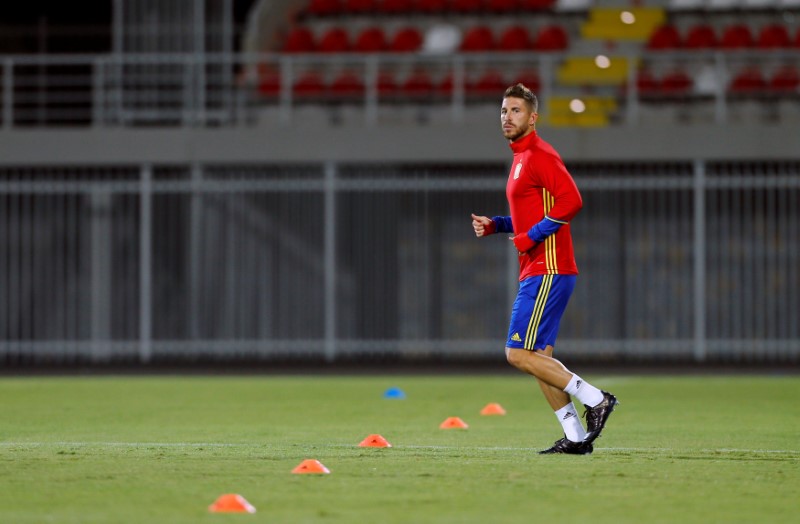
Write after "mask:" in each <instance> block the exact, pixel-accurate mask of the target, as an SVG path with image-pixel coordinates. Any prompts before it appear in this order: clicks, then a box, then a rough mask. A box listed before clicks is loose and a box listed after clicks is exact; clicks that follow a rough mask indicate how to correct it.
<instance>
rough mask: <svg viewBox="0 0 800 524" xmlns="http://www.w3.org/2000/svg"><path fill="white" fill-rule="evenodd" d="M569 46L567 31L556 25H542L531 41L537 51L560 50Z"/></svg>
mask: <svg viewBox="0 0 800 524" xmlns="http://www.w3.org/2000/svg"><path fill="white" fill-rule="evenodd" d="M568 46H569V37H568V36H567V31H566V30H565V29H564V28H563V27H561V26H558V25H549V26H545V27H542V28H541V29H540V30H539V33H538V34H537V35H536V38H535V39H534V41H533V48H534V49H536V50H537V51H561V50H564V49H566V48H567V47H568Z"/></svg>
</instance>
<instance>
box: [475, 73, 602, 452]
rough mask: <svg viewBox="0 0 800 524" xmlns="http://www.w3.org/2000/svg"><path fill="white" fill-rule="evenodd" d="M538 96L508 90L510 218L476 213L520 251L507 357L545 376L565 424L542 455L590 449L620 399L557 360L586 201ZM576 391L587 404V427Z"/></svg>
mask: <svg viewBox="0 0 800 524" xmlns="http://www.w3.org/2000/svg"><path fill="white" fill-rule="evenodd" d="M537 106H538V101H537V100H536V96H535V95H534V94H533V93H532V92H531V90H530V89H528V88H527V87H525V86H524V85H522V84H517V85H514V86H511V87H509V88H508V89H507V90H506V92H505V94H504V96H503V105H502V107H501V110H500V123H501V125H502V129H503V136H505V137H506V138H507V139H508V141H509V144H510V146H511V149H512V151H513V152H514V162H513V164H512V166H511V172H510V173H509V176H508V183H507V185H506V197H507V198H508V205H509V208H510V210H511V216H495V217H492V218H489V217H486V216H477V215H475V214H473V215H472V227H473V229H474V230H475V235H476V236H478V237H484V236H487V235H490V234H492V233H509V234H510V235H511V236H509V239H510V240H512V241H513V242H514V246H515V247H516V249H517V252H518V254H519V280H520V285H519V292H518V293H517V299H516V301H515V302H514V307H513V310H512V313H511V324H510V326H509V329H508V340H507V341H506V358H507V359H508V362H509V363H510V364H511V365H513V366H514V367H516V368H517V369H519V370H520V371H523V372H525V373H528V374H529V375H533V376H534V377H535V378H536V380H537V381H538V382H539V386H540V387H541V389H542V393H544V396H545V398H546V399H547V402H548V403H549V404H550V406H551V407H552V408H553V410H554V411H555V414H556V417H557V418H558V420H559V422H560V423H561V426H562V428H563V429H564V438H562V439H560V440H558V441H556V443H555V444H554V445H553V446H552V447H550V448H549V449H546V450H544V451H541V452H540V453H543V454H548V453H567V454H576V455H585V454H589V453H591V452H592V451H593V449H594V448H593V444H592V443H593V442H594V441H595V440H596V439H597V437H599V436H600V432H601V431H603V428H604V427H605V424H606V421H607V420H608V417H609V415H610V414H611V412H612V411H614V408H615V406H616V405H617V399H616V397H615V396H614V395H612V394H610V393H608V392H605V391H601V390H599V389H597V388H596V387H594V386H592V385H591V384H589V383H588V382H586V381H585V380H583V379H582V378H580V377H579V376H578V375H576V374H574V373H572V372H571V371H569V370H568V369H567V368H566V367H564V365H563V364H562V363H561V362H559V361H558V360H556V359H554V358H552V355H553V347H554V346H555V342H556V337H557V336H558V328H559V323H560V322H561V316H562V315H563V314H564V309H565V308H566V307H567V302H568V301H569V297H570V295H571V294H572V290H573V289H574V287H575V280H576V278H577V274H578V267H577V265H576V264H575V256H574V253H573V248H572V235H571V234H570V228H569V222H570V220H572V218H573V217H574V216H575V215H577V214H578V211H580V209H581V207H582V205H583V203H582V200H581V195H580V193H579V192H578V188H577V186H576V185H575V182H574V180H573V179H572V176H571V175H570V174H569V172H568V171H567V168H566V167H565V166H564V162H563V161H562V160H561V157H560V156H559V154H558V153H557V152H556V150H555V149H553V147H552V146H551V145H550V144H548V143H547V142H545V141H544V140H542V139H541V138H539V136H538V135H537V133H536V120H537V118H538V117H539V115H538V114H537V110H538V107H537ZM570 395H571V396H573V397H575V398H576V399H578V401H579V402H580V403H582V404H584V406H585V407H586V426H587V427H586V429H584V427H583V425H582V424H581V421H580V418H579V417H578V413H577V411H576V409H575V405H574V404H573V403H572V401H571V400H570Z"/></svg>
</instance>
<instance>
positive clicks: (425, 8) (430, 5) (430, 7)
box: [417, 0, 450, 14]
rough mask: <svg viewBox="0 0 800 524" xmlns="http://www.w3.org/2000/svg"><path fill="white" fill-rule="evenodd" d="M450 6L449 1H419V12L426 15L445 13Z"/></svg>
mask: <svg viewBox="0 0 800 524" xmlns="http://www.w3.org/2000/svg"><path fill="white" fill-rule="evenodd" d="M449 4H450V2H449V0H417V11H418V12H420V13H425V14H434V13H443V12H445V11H447V7H448V5H449Z"/></svg>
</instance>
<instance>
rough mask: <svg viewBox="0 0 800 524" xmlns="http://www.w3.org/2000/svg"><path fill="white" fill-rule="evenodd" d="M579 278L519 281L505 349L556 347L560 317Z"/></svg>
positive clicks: (537, 278)
mask: <svg viewBox="0 0 800 524" xmlns="http://www.w3.org/2000/svg"><path fill="white" fill-rule="evenodd" d="M576 279H577V277H576V276H575V275H541V276H536V277H529V278H526V279H525V280H523V281H522V282H520V283H519V292H518V293H517V299H516V300H515V301H514V308H513V309H512V310H511V325H510V326H509V327H508V340H507V341H506V347H509V348H517V349H529V350H534V349H544V348H545V347H547V346H553V347H555V345H556V337H558V327H559V324H560V323H561V316H562V315H563V314H564V310H565V309H566V308H567V302H569V297H570V295H572V290H573V289H575V280H576Z"/></svg>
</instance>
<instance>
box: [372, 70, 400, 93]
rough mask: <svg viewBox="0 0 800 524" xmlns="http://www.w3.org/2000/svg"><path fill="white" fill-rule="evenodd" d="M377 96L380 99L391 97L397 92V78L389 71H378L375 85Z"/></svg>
mask: <svg viewBox="0 0 800 524" xmlns="http://www.w3.org/2000/svg"><path fill="white" fill-rule="evenodd" d="M376 87H377V88H378V98H380V99H382V100H387V99H392V98H394V97H396V96H397V94H398V90H399V89H398V86H397V80H395V77H394V75H393V74H392V73H390V72H389V71H380V72H379V73H378V80H377V86H376Z"/></svg>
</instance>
